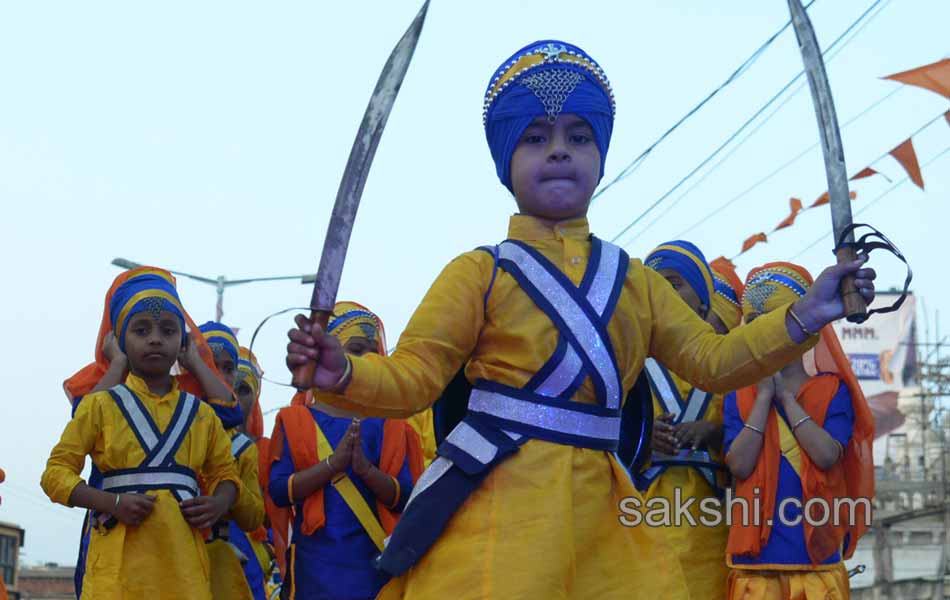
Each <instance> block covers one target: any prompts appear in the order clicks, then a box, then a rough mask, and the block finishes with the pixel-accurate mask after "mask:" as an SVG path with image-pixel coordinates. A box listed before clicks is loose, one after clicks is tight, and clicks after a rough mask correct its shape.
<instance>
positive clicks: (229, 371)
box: [214, 350, 237, 387]
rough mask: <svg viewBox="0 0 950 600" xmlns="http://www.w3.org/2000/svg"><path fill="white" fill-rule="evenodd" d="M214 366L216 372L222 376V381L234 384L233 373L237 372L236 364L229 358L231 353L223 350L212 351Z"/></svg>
mask: <svg viewBox="0 0 950 600" xmlns="http://www.w3.org/2000/svg"><path fill="white" fill-rule="evenodd" d="M214 366H216V367H217V368H218V373H221V377H223V378H224V382H225V383H227V384H228V385H230V386H232V387H233V386H234V381H235V380H234V374H235V372H237V365H235V364H234V360H233V359H232V358H231V355H230V354H228V353H227V351H225V350H218V351H217V352H215V353H214Z"/></svg>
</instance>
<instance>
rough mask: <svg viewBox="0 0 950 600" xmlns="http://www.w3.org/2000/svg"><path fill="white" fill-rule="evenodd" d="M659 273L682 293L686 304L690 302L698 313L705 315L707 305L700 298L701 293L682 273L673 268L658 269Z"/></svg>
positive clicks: (691, 306)
mask: <svg viewBox="0 0 950 600" xmlns="http://www.w3.org/2000/svg"><path fill="white" fill-rule="evenodd" d="M657 273H659V274H660V275H662V276H663V278H664V279H666V280H667V281H669V282H670V285H672V286H673V289H674V290H676V293H677V294H679V295H680V298H682V299H683V300H685V301H686V304H688V305H689V307H690V308H692V309H693V310H694V311H695V312H696V314H697V315H699V316H703V312H704V311H705V309H706V307H705V306H703V302H702V300H700V299H699V295H698V294H697V293H696V290H694V289H693V286H691V285H690V284H689V283H687V282H686V280H685V279H683V276H682V275H680V274H679V273H677V272H676V271H675V270H673V269H658V270H657Z"/></svg>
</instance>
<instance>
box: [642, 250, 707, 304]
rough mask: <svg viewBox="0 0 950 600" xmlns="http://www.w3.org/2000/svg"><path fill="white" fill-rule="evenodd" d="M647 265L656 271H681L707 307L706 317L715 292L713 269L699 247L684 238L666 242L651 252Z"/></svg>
mask: <svg viewBox="0 0 950 600" xmlns="http://www.w3.org/2000/svg"><path fill="white" fill-rule="evenodd" d="M646 265H647V266H648V267H650V268H651V269H653V270H654V271H659V270H660V269H672V270H674V271H676V272H677V273H679V275H680V276H681V277H682V278H683V279H685V280H686V282H687V283H688V284H689V286H690V287H691V288H693V291H694V292H696V295H697V296H699V301H700V302H702V303H703V306H705V307H706V313H704V314H703V318H705V317H706V314H707V313H708V312H709V307H710V306H711V303H710V299H711V298H712V295H713V293H715V292H714V287H713V286H714V284H713V273H712V269H711V268H710V267H709V263H707V262H706V257H705V256H703V253H702V251H700V249H699V248H697V247H696V246H694V245H693V244H691V243H689V242H686V241H683V240H675V241H672V242H666V243H665V244H661V245H659V246H657V247H656V248H655V249H654V250H653V252H650V254H649V256H647V259H646Z"/></svg>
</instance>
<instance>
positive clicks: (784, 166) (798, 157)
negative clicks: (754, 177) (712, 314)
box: [676, 86, 906, 238]
mask: <svg viewBox="0 0 950 600" xmlns="http://www.w3.org/2000/svg"><path fill="white" fill-rule="evenodd" d="M904 89H906V88H905V87H904V86H900V87H896V88H894V89H893V90H891V91H890V92H888V93H887V94H885V95H884V96H882V97H880V98H878V99H877V100H875V101H874V102H873V103H871V104H870V105H869V106H867V107H866V108H865V109H864V110H862V111H861V112H859V113H858V114H856V115H854V116H853V117H851V118H850V119H848V120H847V121H846V122H844V123H842V125H841V128H842V129H844V128H845V127H848V126H849V125H851V124H852V123H854V122H856V121H857V120H858V119H860V118H862V117H863V116H864V115H866V114H867V113H869V112H871V111H872V110H874V109H875V108H877V107H878V106H880V105H881V104H883V103H884V102H885V101H886V100H888V99H889V98H890V97H891V96H893V95H894V94H896V93H898V92H900V91H902V90H904ZM773 114H775V113H773ZM819 144H820V142H815V143H814V144H812V145H811V146H809V147H807V148H805V149H804V150H802V151H801V152H799V153H798V154H796V155H795V156H793V157H792V158H790V159H788V160H787V161H785V162H784V163H782V164H781V165H779V167H778V168H776V169H775V170H774V171H772V172H771V173H769V174H768V175H766V176H764V177H762V178H761V179H759V180H758V181H756V182H755V183H753V184H752V185H750V186H749V187H747V188H746V189H744V190H742V191H741V192H739V193H738V194H736V195H735V196H733V197H732V198H730V199H729V200H727V201H726V202H724V203H722V204H721V205H719V206H718V207H716V208H715V209H713V210H712V211H710V212H709V213H707V214H706V215H705V216H703V217H702V218H701V219H699V220H698V221H696V222H695V223H693V224H692V225H690V226H689V227H687V228H686V229H684V230H683V231H682V232H681V233H679V234H678V235H677V236H676V237H678V238H680V237H683V236H684V235H686V234H687V233H689V232H691V231H693V230H694V229H696V228H697V227H699V226H700V225H702V224H704V223H705V222H706V221H708V220H709V219H711V218H712V217H713V216H714V215H716V214H717V213H718V212H719V211H721V210H723V209H726V208H728V207H730V206H732V205H733V204H735V203H736V202H737V201H739V200H741V199H742V198H744V197H746V196H748V195H749V194H750V193H752V192H753V191H755V190H756V189H757V188H758V187H759V186H761V185H763V184H764V183H766V182H767V181H769V180H770V179H772V178H773V177H775V176H776V175H778V174H779V173H781V172H782V171H784V170H785V169H787V168H788V167H790V166H792V165H793V164H795V163H796V162H798V161H799V160H801V159H802V158H803V157H804V156H805V155H806V154H808V153H809V152H811V151H812V150H814V149H815V148H817V147H818V145H819Z"/></svg>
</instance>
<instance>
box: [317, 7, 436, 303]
mask: <svg viewBox="0 0 950 600" xmlns="http://www.w3.org/2000/svg"><path fill="white" fill-rule="evenodd" d="M428 9H429V0H426V2H425V4H423V5H422V8H421V9H419V12H418V14H416V17H415V19H413V21H412V23H411V24H410V25H409V28H408V29H407V30H406V32H405V33H404V34H403V36H402V38H401V39H400V40H399V43H397V44H396V47H395V48H393V51H392V52H391V53H390V55H389V59H388V60H387V61H386V66H385V67H383V71H382V73H380V75H379V79H378V80H377V82H376V88H375V89H374V90H373V95H372V96H371V97H370V99H369V103H368V104H367V106H366V112H364V113H363V121H362V123H360V128H359V131H357V133H356V139H355V140H354V142H353V147H352V148H351V149H350V157H349V159H348V160H347V161H346V169H345V170H344V171H343V178H342V179H341V180H340V187H339V189H338V190H337V194H336V202H335V203H334V205H333V213H332V214H331V215H330V222H329V224H328V225H327V235H326V238H325V239H324V242H323V253H322V254H321V256H320V266H319V268H318V269H317V277H316V280H315V281H314V284H313V295H312V296H311V298H310V308H311V309H312V310H314V311H326V312H330V311H332V310H333V305H334V304H335V303H336V295H337V291H338V290H339V288H340V278H341V276H342V274H343V263H344V261H345V260H346V250H347V248H348V247H349V244H350V234H351V233H352V232H353V223H354V221H355V220H356V211H357V209H358V208H359V205H360V197H361V196H362V194H363V186H364V185H365V184H366V178H367V176H368V175H369V169H370V166H371V165H372V164H373V157H374V156H375V155H376V147H377V146H378V145H379V139H380V137H381V136H382V134H383V129H384V128H385V127H386V121H387V120H388V119H389V113H390V112H391V111H392V107H393V104H394V103H395V101H396V96H397V94H399V88H400V86H401V85H402V82H403V79H405V77H406V71H407V70H408V69H409V63H410V62H411V61H412V55H413V52H414V51H415V49H416V43H417V42H418V41H419V35H420V34H421V33H422V25H423V23H424V22H425V18H426V12H427V11H428Z"/></svg>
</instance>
